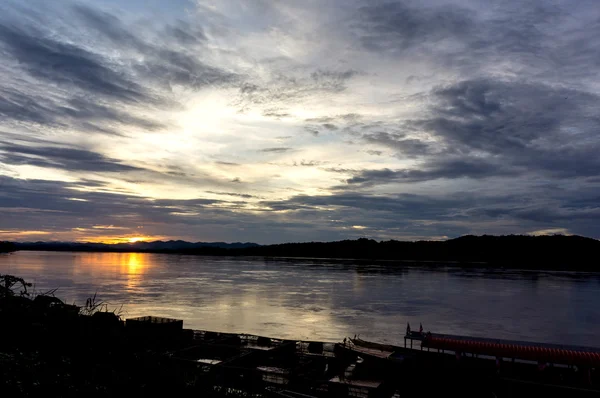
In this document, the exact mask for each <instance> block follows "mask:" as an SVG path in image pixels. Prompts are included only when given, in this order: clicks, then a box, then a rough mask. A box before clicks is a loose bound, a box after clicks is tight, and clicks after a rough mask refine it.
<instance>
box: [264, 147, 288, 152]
mask: <svg viewBox="0 0 600 398" xmlns="http://www.w3.org/2000/svg"><path fill="white" fill-rule="evenodd" d="M293 150H294V149H293V148H288V147H277V148H265V149H261V150H260V152H267V153H284V152H290V151H293Z"/></svg>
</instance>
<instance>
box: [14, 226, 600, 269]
mask: <svg viewBox="0 0 600 398" xmlns="http://www.w3.org/2000/svg"><path fill="white" fill-rule="evenodd" d="M14 248H15V249H17V250H50V251H116V252H152V253H180V254H196V255H211V256H265V257H305V258H329V259H334V258H335V259H359V260H386V263H385V264H388V265H389V266H397V265H401V264H402V263H405V262H409V263H410V262H419V263H424V264H428V265H430V266H436V265H440V264H442V263H444V264H446V263H456V264H457V265H461V266H469V267H492V268H520V269H548V270H567V271H593V272H596V271H599V270H600V267H599V266H598V264H599V262H598V256H599V253H600V241H598V240H595V239H591V238H585V237H581V236H562V235H554V236H535V237H534V236H524V235H509V236H489V235H484V236H472V235H468V236H463V237H460V238H457V239H450V240H447V241H417V242H404V241H396V240H389V241H381V242H378V241H375V240H372V239H357V240H343V241H339V242H309V243H284V244H278V245H266V246H260V245H257V244H253V243H233V244H225V243H218V242H217V243H190V242H183V241H168V242H161V241H157V242H140V243H134V244H119V245H107V244H97V243H53V242H35V243H16V244H15V245H14Z"/></svg>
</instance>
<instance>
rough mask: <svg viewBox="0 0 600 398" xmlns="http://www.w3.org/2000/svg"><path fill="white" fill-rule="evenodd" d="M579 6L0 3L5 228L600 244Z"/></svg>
mask: <svg viewBox="0 0 600 398" xmlns="http://www.w3.org/2000/svg"><path fill="white" fill-rule="evenodd" d="M598 37H600V10H599V9H598V7H596V6H595V4H594V2H592V1H585V0H584V1H580V2H577V4H576V5H574V4H573V3H572V2H567V1H559V0H554V1H541V0H540V1H533V2H528V3H527V4H523V3H522V2H517V1H511V2H503V3H501V4H500V3H499V4H497V5H495V6H493V7H490V5H489V3H488V2H483V1H476V0H472V1H467V0H453V1H449V2H439V1H435V0H431V1H429V2H426V3H422V2H412V1H399V0H396V1H393V0H390V1H363V0H352V1H342V0H333V1H331V2H326V3H323V2H313V1H308V2H302V3H298V2H292V1H278V2H275V1H262V0H261V1H252V2H247V1H241V0H224V1H219V2H212V1H203V0H199V1H195V2H192V1H190V2H176V3H173V4H172V5H170V6H168V7H165V8H163V9H161V10H160V12H158V11H156V10H154V11H152V10H149V9H146V8H144V7H142V6H141V5H138V3H137V2H132V3H131V4H127V5H123V4H120V3H117V2H111V1H109V2H106V3H104V4H103V5H102V6H99V5H97V4H95V3H92V2H89V1H85V0H81V1H65V2H61V3H60V5H56V4H48V3H45V2H38V1H33V2H29V3H27V4H23V3H22V2H16V1H12V0H10V1H8V2H5V3H4V4H3V5H2V6H0V76H2V77H1V78H0V188H1V190H0V211H1V212H2V214H3V217H1V218H0V239H19V240H26V239H41V238H43V239H62V240H67V239H78V240H103V239H105V240H106V239H113V238H114V239H119V238H123V239H127V237H136V236H144V237H147V238H153V237H154V238H157V237H160V238H182V239H188V240H225V241H249V240H254V241H258V242H260V243H273V242H282V241H291V240H294V241H296V240H297V241H309V240H332V239H341V238H352V237H358V236H369V237H373V238H381V239H388V238H397V239H421V238H433V239H442V238H445V237H454V236H458V235H461V234H466V233H534V234H540V233H549V232H548V231H562V232H566V233H576V234H583V235H587V236H592V237H596V238H600V229H598V227H597V220H598V217H599V216H600V205H599V203H600V161H599V160H598V157H597V156H596V154H597V153H598V152H600V134H598V132H599V131H600V117H599V116H598V115H597V108H598V103H599V99H600V86H599V85H598V83H597V82H598V81H599V80H598V77H599V76H598V73H599V72H598V71H599V70H600V68H599V66H600V40H599V39H598Z"/></svg>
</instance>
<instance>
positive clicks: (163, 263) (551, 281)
mask: <svg viewBox="0 0 600 398" xmlns="http://www.w3.org/2000/svg"><path fill="white" fill-rule="evenodd" d="M0 273H9V274H13V275H17V276H21V277H23V278H25V279H26V280H28V281H30V282H33V283H34V284H35V291H37V292H44V291H48V290H50V289H54V288H58V290H57V291H56V293H55V294H56V296H57V297H60V298H61V299H63V300H65V301H67V302H68V303H73V302H74V303H76V304H80V305H81V304H84V303H85V301H86V299H87V298H88V297H90V296H93V295H94V294H95V293H96V294H97V299H98V300H102V301H104V302H106V303H107V305H108V307H109V309H111V310H117V311H120V312H121V314H122V316H123V317H124V318H128V317H135V316H143V315H157V316H165V317H171V318H178V319H183V320H184V327H187V328H193V329H202V330H213V331H226V332H243V333H252V334H259V335H265V336H271V337H280V338H293V339H306V340H322V341H340V340H341V339H342V338H343V337H345V336H354V335H355V334H360V336H361V338H365V339H371V340H374V341H379V342H387V343H394V344H400V343H401V342H402V341H403V339H402V336H403V335H404V332H405V330H406V324H407V322H410V324H411V326H412V329H413V330H416V329H418V327H419V324H420V323H422V324H423V328H424V330H425V331H431V332H433V333H450V334H464V335H473V336H482V337H494V338H506V339H514V340H529V341H539V342H547V343H558V344H573V345H587V346H600V341H599V340H598V338H599V337H600V275H596V274H589V273H581V272H540V271H518V270H517V271H515V270H497V271H490V270H484V269H470V270H465V269H461V268H457V267H452V266H440V267H436V268H433V267H418V266H393V267H390V266H381V265H375V264H373V265H369V264H365V263H360V264H357V263H353V262H351V261H343V262H335V261H326V260H307V259H293V260H290V259H269V260H264V259H256V258H229V257H203V256H185V255H172V254H146V253H71V252H17V253H13V254H10V255H6V254H4V255H0Z"/></svg>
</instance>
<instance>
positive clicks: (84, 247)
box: [13, 240, 259, 252]
mask: <svg viewBox="0 0 600 398" xmlns="http://www.w3.org/2000/svg"><path fill="white" fill-rule="evenodd" d="M13 244H14V246H15V249H16V250H50V251H94V252H97V251H107V252H130V251H134V252H138V251H139V252H163V251H185V250H194V249H202V248H219V249H244V248H248V247H256V246H259V245H258V244H256V243H249V242H247V243H241V242H234V243H226V242H186V241H183V240H169V241H161V240H157V241H154V242H135V243H114V244H107V243H89V242H14V243H13Z"/></svg>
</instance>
